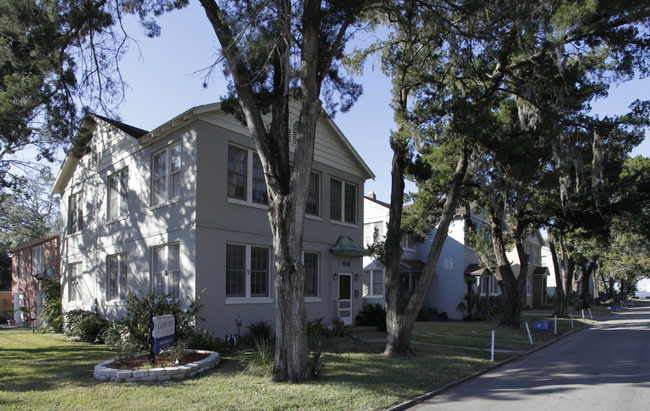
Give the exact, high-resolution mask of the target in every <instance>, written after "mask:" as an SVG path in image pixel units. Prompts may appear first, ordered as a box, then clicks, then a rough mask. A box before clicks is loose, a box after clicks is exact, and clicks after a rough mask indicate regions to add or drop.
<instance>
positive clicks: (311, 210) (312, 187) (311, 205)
mask: <svg viewBox="0 0 650 411" xmlns="http://www.w3.org/2000/svg"><path fill="white" fill-rule="evenodd" d="M305 211H306V213H307V214H308V215H312V216H315V217H320V174H318V173H316V172H314V171H312V172H311V174H310V175H309V189H308V191H307V208H306V210H305Z"/></svg>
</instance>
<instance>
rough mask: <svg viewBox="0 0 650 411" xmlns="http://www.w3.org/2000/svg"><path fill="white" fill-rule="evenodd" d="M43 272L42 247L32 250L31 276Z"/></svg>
mask: <svg viewBox="0 0 650 411" xmlns="http://www.w3.org/2000/svg"><path fill="white" fill-rule="evenodd" d="M42 272H43V247H34V248H32V275H33V276H36V275H39V274H41V273H42Z"/></svg>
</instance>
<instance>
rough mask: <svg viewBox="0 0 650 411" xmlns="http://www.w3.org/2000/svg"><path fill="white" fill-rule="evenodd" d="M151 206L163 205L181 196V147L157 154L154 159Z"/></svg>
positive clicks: (176, 146)
mask: <svg viewBox="0 0 650 411" xmlns="http://www.w3.org/2000/svg"><path fill="white" fill-rule="evenodd" d="M151 169H152V174H153V175H152V178H151V184H152V196H151V205H154V206H155V205H158V204H163V203H165V202H167V201H172V200H175V199H178V198H180V196H181V145H180V144H176V145H175V146H172V147H169V148H166V149H164V150H162V151H159V152H157V153H156V154H154V155H153V158H152V167H151Z"/></svg>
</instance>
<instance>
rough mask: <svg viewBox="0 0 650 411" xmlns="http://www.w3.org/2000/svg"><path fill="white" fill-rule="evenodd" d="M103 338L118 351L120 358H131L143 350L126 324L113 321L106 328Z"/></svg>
mask: <svg viewBox="0 0 650 411" xmlns="http://www.w3.org/2000/svg"><path fill="white" fill-rule="evenodd" d="M103 339H104V342H105V343H106V344H108V345H110V346H111V349H112V350H113V351H115V352H116V353H117V359H118V360H131V359H133V358H135V356H136V355H137V354H138V353H139V352H140V351H141V350H140V347H139V346H138V344H137V343H136V342H135V341H134V339H133V337H131V334H129V330H128V329H127V328H126V326H125V325H124V324H119V323H111V325H110V326H109V327H108V328H106V330H104V334H103Z"/></svg>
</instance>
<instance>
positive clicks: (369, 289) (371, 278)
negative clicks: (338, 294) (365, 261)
mask: <svg viewBox="0 0 650 411" xmlns="http://www.w3.org/2000/svg"><path fill="white" fill-rule="evenodd" d="M366 275H367V276H368V277H367V278H368V285H367V286H366V282H365V280H366ZM383 275H384V271H383V270H366V271H364V272H363V281H362V284H361V287H362V288H363V298H383V297H384V281H383V278H382V277H383ZM377 276H380V282H379V284H380V288H381V290H379V291H380V293H379V294H377V290H376V289H375V288H376V287H375V280H376V278H375V277H377Z"/></svg>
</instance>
